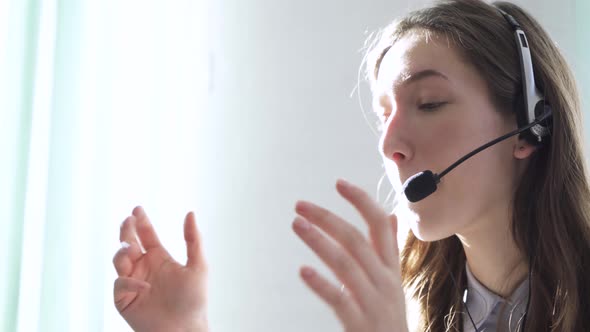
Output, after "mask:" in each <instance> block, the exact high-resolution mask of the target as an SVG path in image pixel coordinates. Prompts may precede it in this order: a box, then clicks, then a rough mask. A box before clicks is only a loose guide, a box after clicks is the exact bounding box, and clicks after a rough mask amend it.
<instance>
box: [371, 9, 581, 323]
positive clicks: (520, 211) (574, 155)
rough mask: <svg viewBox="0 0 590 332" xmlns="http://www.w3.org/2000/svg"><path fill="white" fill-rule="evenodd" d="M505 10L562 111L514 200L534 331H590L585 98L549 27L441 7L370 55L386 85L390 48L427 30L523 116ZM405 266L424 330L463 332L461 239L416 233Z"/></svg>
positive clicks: (503, 108) (423, 13)
mask: <svg viewBox="0 0 590 332" xmlns="http://www.w3.org/2000/svg"><path fill="white" fill-rule="evenodd" d="M498 8H500V9H502V10H504V11H505V12H507V13H508V14H510V15H512V16H513V17H514V18H515V19H516V20H517V21H518V22H519V23H520V25H521V26H522V29H523V30H524V32H525V33H526V35H527V38H528V41H529V45H530V50H531V55H532V60H533V66H534V74H535V79H536V84H537V87H539V89H540V90H541V91H543V92H544V95H545V98H546V101H547V102H548V103H549V104H550V105H551V107H552V109H553V120H552V121H553V125H552V133H551V137H550V140H549V142H548V143H546V144H545V145H544V146H542V147H541V148H539V149H537V151H536V152H535V153H534V154H533V155H532V156H531V158H530V162H529V163H528V166H527V169H526V171H525V172H524V175H523V177H522V179H521V182H520V184H519V186H518V188H517V189H516V193H515V196H514V197H513V201H512V204H513V214H512V233H513V237H514V240H515V242H516V244H517V245H518V246H519V248H520V249H521V250H522V252H523V253H524V254H525V257H531V261H530V262H529V266H530V269H531V284H530V287H531V297H530V306H529V308H528V314H527V323H526V331H527V332H533V331H534V332H539V331H560V332H561V331H564V332H569V331H582V330H584V329H587V328H589V327H590V273H588V272H586V269H590V222H589V221H590V190H589V186H588V179H587V172H586V168H585V167H586V166H585V162H584V157H583V153H582V151H583V148H582V142H583V140H582V137H583V135H582V132H581V127H580V124H581V122H582V121H581V110H580V101H579V97H578V92H577V88H576V84H575V80H574V78H573V75H572V73H571V71H570V69H569V67H568V65H567V63H566V61H565V59H564V57H563V56H562V55H561V53H560V51H559V50H558V48H557V47H556V45H555V44H554V43H553V41H552V40H551V38H550V37H549V35H548V34H547V33H546V32H545V30H544V29H543V28H542V27H541V26H540V25H539V24H538V23H537V21H535V20H534V19H533V18H532V17H531V16H530V15H529V14H528V13H526V12H525V11H524V10H523V9H521V8H520V7H518V6H516V5H514V4H511V3H508V2H496V3H494V4H492V5H490V4H487V3H485V2H484V1H480V0H452V1H441V2H437V3H436V4H434V5H433V6H431V7H428V8H424V9H421V10H418V11H415V12H412V13H410V14H409V15H408V16H406V17H404V18H403V19H401V20H399V21H396V22H394V23H392V24H391V25H389V26H388V27H387V28H385V29H384V30H383V31H382V32H381V33H380V35H378V36H377V38H376V39H375V43H374V46H373V47H372V49H371V50H370V51H369V53H368V55H367V75H368V79H369V81H370V82H371V83H372V84H374V83H375V82H376V80H377V76H378V71H379V65H380V63H381V60H382V58H383V56H384V54H385V53H386V51H387V49H388V47H389V46H391V45H393V44H394V43H395V42H396V41H397V40H399V39H400V38H401V37H402V36H403V35H404V34H406V33H407V32H408V31H410V30H412V29H422V30H425V31H427V32H429V33H434V34H436V35H440V36H444V37H446V38H447V39H448V40H449V41H450V43H451V45H453V46H454V47H456V48H457V49H458V50H459V51H460V53H461V54H462V55H463V56H464V58H465V60H466V61H468V62H469V63H471V64H472V65H473V66H474V67H475V68H476V69H477V71H478V72H479V74H480V75H481V76H482V77H483V78H484V79H485V81H486V83H487V86H488V89H489V91H490V95H491V98H492V102H493V104H494V105H495V106H496V108H497V110H498V111H500V112H516V109H517V108H518V107H519V105H522V103H521V102H520V101H521V100H522V95H521V91H522V85H521V84H522V83H521V80H522V78H521V73H520V64H519V57H518V53H517V49H516V43H515V40H514V34H513V31H512V30H511V27H510V25H509V24H508V23H507V22H506V20H505V19H504V17H503V16H502V15H501V14H500V13H499V11H498ZM445 260H446V262H445ZM447 263H448V264H447ZM401 268H402V280H403V285H404V287H405V288H406V290H407V291H408V292H409V293H410V294H408V295H410V296H411V297H412V298H413V299H414V300H416V301H417V302H418V304H419V308H420V322H419V330H420V331H436V332H439V331H461V330H462V324H463V316H462V314H461V313H460V312H461V311H462V310H463V308H462V306H463V303H462V301H461V298H462V295H463V294H462V290H463V289H464V287H465V286H466V275H465V254H464V252H463V248H462V246H461V243H460V242H459V240H458V239H457V237H455V236H452V237H450V238H447V239H443V240H440V241H435V242H422V241H420V240H418V239H417V238H416V237H415V236H414V235H413V234H412V233H411V232H410V234H409V235H408V240H407V242H406V244H405V247H404V249H403V251H402V254H401ZM451 277H454V279H455V280H456V283H457V285H455V283H453V281H452V280H451Z"/></svg>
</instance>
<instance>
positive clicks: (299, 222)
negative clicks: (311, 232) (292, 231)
mask: <svg viewBox="0 0 590 332" xmlns="http://www.w3.org/2000/svg"><path fill="white" fill-rule="evenodd" d="M293 225H294V226H295V227H296V228H299V229H301V230H304V231H306V230H308V229H310V228H311V224H310V223H309V222H308V221H307V220H305V219H303V218H301V217H295V221H293Z"/></svg>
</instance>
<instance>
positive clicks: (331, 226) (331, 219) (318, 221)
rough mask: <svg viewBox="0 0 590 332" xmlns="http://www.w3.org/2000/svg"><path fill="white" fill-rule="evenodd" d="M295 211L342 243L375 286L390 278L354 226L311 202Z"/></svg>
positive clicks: (296, 208)
mask: <svg viewBox="0 0 590 332" xmlns="http://www.w3.org/2000/svg"><path fill="white" fill-rule="evenodd" d="M295 210H296V211H297V213H298V214H300V215H301V216H303V217H304V218H305V219H307V220H309V221H310V222H311V223H312V224H314V225H316V226H318V227H319V228H321V229H322V230H323V231H325V232H326V233H327V234H328V235H330V236H331V237H333V238H334V239H335V240H336V241H337V242H338V243H340V244H341V245H342V247H343V248H345V249H346V251H348V252H349V253H350V255H351V256H352V257H354V259H355V260H356V261H357V263H358V264H359V265H360V266H362V267H363V269H364V270H365V271H366V272H367V275H368V277H369V278H370V279H371V281H373V282H374V283H375V284H377V285H380V284H381V283H383V282H384V281H385V278H388V276H387V275H386V274H384V270H383V267H382V266H383V264H382V262H380V260H379V258H378V257H377V255H375V252H374V250H373V249H372V248H371V247H370V245H369V243H368V242H367V240H366V239H365V237H364V236H363V234H362V233H361V232H360V231H359V230H358V229H356V228H355V227H354V226H352V225H351V224H349V223H348V222H346V221H345V220H343V219H342V218H340V217H338V216H336V215H335V214H333V213H332V212H330V211H328V210H326V209H324V208H322V207H320V206H317V205H315V204H313V203H310V202H306V201H299V202H297V204H296V206H295Z"/></svg>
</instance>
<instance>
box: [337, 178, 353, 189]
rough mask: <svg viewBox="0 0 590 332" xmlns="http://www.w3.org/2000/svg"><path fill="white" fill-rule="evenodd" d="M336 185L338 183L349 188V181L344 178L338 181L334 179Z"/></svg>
mask: <svg viewBox="0 0 590 332" xmlns="http://www.w3.org/2000/svg"><path fill="white" fill-rule="evenodd" d="M336 184H337V185H340V186H342V187H344V188H350V182H348V181H346V180H344V179H338V181H336Z"/></svg>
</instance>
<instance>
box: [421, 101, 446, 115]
mask: <svg viewBox="0 0 590 332" xmlns="http://www.w3.org/2000/svg"><path fill="white" fill-rule="evenodd" d="M445 104H447V102H446V101H441V102H437V103H424V104H420V105H419V106H418V109H420V110H423V111H427V112H428V111H434V110H436V109H438V108H440V107H442V106H444V105H445Z"/></svg>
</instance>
